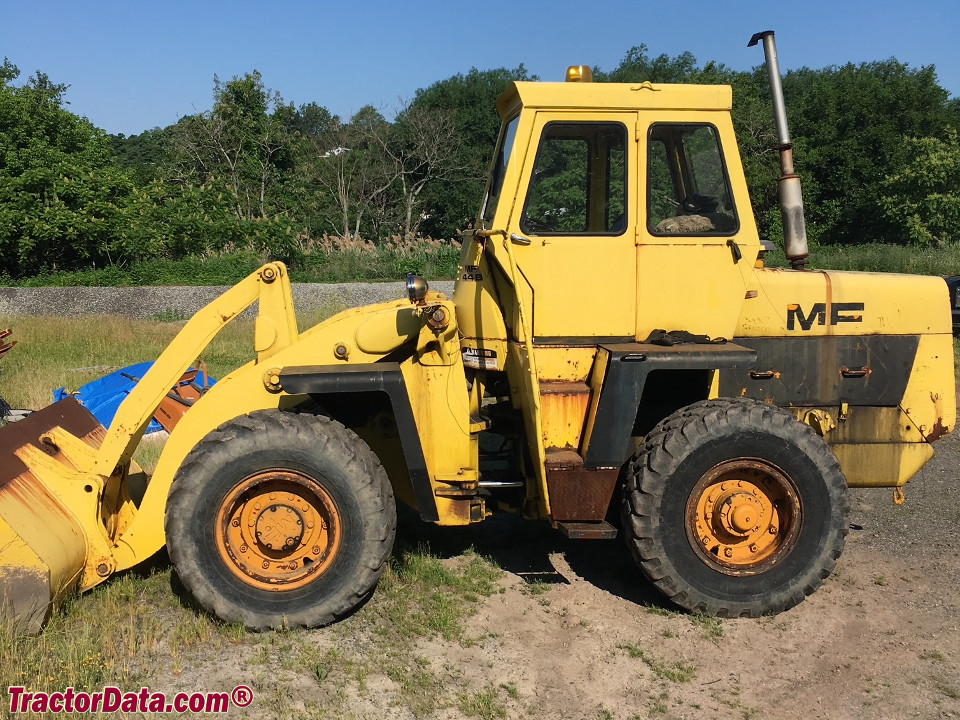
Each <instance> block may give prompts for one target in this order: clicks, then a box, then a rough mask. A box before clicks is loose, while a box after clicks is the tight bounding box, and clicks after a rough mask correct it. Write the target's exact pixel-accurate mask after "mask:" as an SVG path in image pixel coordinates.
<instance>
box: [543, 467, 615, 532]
mask: <svg viewBox="0 0 960 720" xmlns="http://www.w3.org/2000/svg"><path fill="white" fill-rule="evenodd" d="M546 471H547V491H548V492H549V493H550V517H551V519H552V520H554V521H567V520H573V521H581V522H599V521H601V520H603V519H604V517H606V514H607V508H608V507H609V505H610V498H611V496H612V495H613V488H614V486H615V485H616V484H617V475H618V474H619V472H620V471H619V468H600V469H593V468H584V467H583V459H582V458H581V457H580V456H579V455H578V454H577V453H575V452H574V451H572V450H555V449H551V450H548V451H547V459H546Z"/></svg>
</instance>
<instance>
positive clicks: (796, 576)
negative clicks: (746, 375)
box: [621, 398, 850, 617]
mask: <svg viewBox="0 0 960 720" xmlns="http://www.w3.org/2000/svg"><path fill="white" fill-rule="evenodd" d="M735 457H758V458H761V459H764V460H768V461H770V462H773V463H774V464H776V465H777V466H778V467H780V468H781V469H782V470H784V471H786V472H787V474H788V475H790V476H791V478H792V480H793V481H794V482H795V483H796V485H797V488H798V491H799V495H800V501H801V505H802V509H801V518H800V522H801V528H800V534H799V537H798V540H797V544H796V545H795V546H794V548H793V549H792V550H791V551H790V553H789V555H787V556H785V557H784V558H782V559H781V561H779V562H778V563H777V564H776V565H774V566H773V567H771V568H769V569H768V570H766V571H765V572H762V573H758V574H756V575H752V576H746V577H737V576H732V575H727V574H725V573H721V572H719V571H718V570H716V569H713V568H710V567H709V566H708V565H707V564H706V563H705V562H703V561H702V560H701V559H700V558H699V557H698V556H697V555H696V554H695V553H694V551H693V549H692V548H691V546H690V543H689V541H688V539H687V537H686V531H685V528H684V509H685V506H686V501H687V498H688V497H689V494H690V492H691V491H692V489H693V487H694V485H695V484H696V483H697V481H698V480H699V479H700V477H701V476H702V475H703V473H704V472H706V471H707V470H709V469H710V467H712V466H713V465H715V464H717V463H718V462H722V461H723V460H727V459H731V458H735ZM626 475H627V478H626V483H625V485H624V489H623V500H622V503H621V514H622V518H623V525H624V537H625V538H626V541H627V545H628V547H629V549H630V552H631V554H632V555H633V558H634V560H635V561H636V563H637V565H638V566H639V567H640V569H641V571H642V572H643V573H644V575H646V577H647V578H648V579H649V580H650V581H651V582H652V583H653V584H654V585H655V586H656V587H657V589H658V590H660V591H661V592H662V593H663V594H664V595H666V596H667V597H669V598H670V599H671V600H672V601H673V602H674V603H676V604H677V605H679V606H681V607H683V608H685V609H687V610H690V611H691V612H695V613H702V614H705V615H715V616H718V617H759V616H761V615H765V614H771V613H777V612H781V611H783V610H786V609H788V608H790V607H793V606H794V605H796V604H797V603H799V602H801V601H802V600H803V599H804V597H806V596H807V595H809V594H810V593H812V592H813V591H814V590H815V589H816V588H817V587H819V585H820V583H821V582H823V580H824V579H825V578H826V577H827V576H828V575H829V574H830V573H831V572H832V571H833V568H834V566H835V564H836V561H837V559H838V558H839V557H840V554H841V553H842V552H843V547H844V543H845V540H846V535H847V532H848V529H849V526H848V520H847V516H848V514H849V509H850V501H849V497H848V494H847V483H846V480H845V479H844V477H843V473H842V472H841V470H840V465H839V463H838V462H837V459H836V457H835V456H834V454H833V453H832V452H831V451H830V448H829V447H828V446H827V444H826V443H825V442H824V441H823V438H821V437H820V436H819V435H817V434H816V433H815V432H814V431H813V429H812V428H810V427H809V426H807V425H805V424H804V423H801V422H799V421H798V420H797V419H796V418H794V417H793V416H792V415H790V414H789V413H787V412H785V411H784V410H782V409H780V408H777V407H775V406H773V405H768V404H766V403H762V402H759V401H756V400H751V399H747V398H735V399H716V400H704V401H701V402H698V403H694V404H693V405H689V406H687V407H685V408H682V409H680V410H678V411H677V412H675V413H674V414H672V415H670V416H669V417H667V418H665V419H664V420H662V421H661V422H660V423H659V424H658V425H657V426H656V427H655V428H654V429H653V430H652V431H651V432H650V433H649V434H648V435H647V436H646V438H645V439H644V442H643V444H642V445H641V446H640V447H639V448H638V449H637V452H636V453H635V454H634V456H633V458H632V459H631V461H630V466H629V468H628V472H627V473H626Z"/></svg>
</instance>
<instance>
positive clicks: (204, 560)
mask: <svg viewBox="0 0 960 720" xmlns="http://www.w3.org/2000/svg"><path fill="white" fill-rule="evenodd" d="M284 468H286V469H292V470H298V471H300V472H303V473H305V474H307V475H309V476H311V477H313V478H314V479H316V480H318V481H320V479H321V478H322V482H321V484H322V486H323V488H324V489H325V490H326V491H327V493H328V494H330V495H331V496H332V497H333V499H334V501H335V503H336V505H337V509H338V513H339V515H340V521H341V525H342V537H341V542H340V549H339V550H338V552H337V555H336V556H335V558H334V560H333V563H332V565H331V566H330V567H329V568H327V569H326V570H325V571H324V573H323V574H322V575H321V576H320V577H318V578H317V579H316V580H314V581H313V582H311V583H310V584H308V585H306V586H304V587H302V588H299V589H295V590H290V591H286V592H268V591H265V590H262V589H260V588H257V587H255V586H252V585H249V584H247V583H244V582H243V581H242V580H241V579H239V578H238V577H236V576H235V575H234V574H233V573H231V572H230V570H229V569H228V568H227V567H226V566H225V564H224V563H223V561H222V560H221V559H220V557H219V555H218V553H217V551H216V548H215V544H214V539H213V538H214V535H213V533H214V532H215V531H216V528H215V527H214V526H215V525H216V522H215V519H216V515H217V511H218V508H219V506H220V502H221V501H222V500H223V499H224V497H225V496H226V494H227V493H228V492H229V491H230V490H231V489H232V488H233V487H235V486H236V484H237V483H238V482H240V481H242V480H243V479H244V478H245V477H248V476H249V475H250V474H253V473H255V472H257V471H260V470H267V469H284ZM396 526H397V515H396V504H395V501H394V497H393V489H392V487H391V485H390V482H389V480H388V478H387V474H386V472H385V471H384V469H383V467H382V465H381V464H380V460H379V459H378V458H377V456H376V455H375V454H374V452H373V451H372V450H371V449H370V448H369V446H367V444H366V443H364V442H363V440H361V439H360V438H359V437H358V436H357V435H356V433H354V432H353V431H352V430H349V429H347V428H345V427H344V426H343V425H341V424H340V423H338V422H336V421H335V420H332V419H330V418H328V417H325V416H322V415H310V414H298V413H295V412H284V411H280V410H262V411H257V412H253V413H250V414H248V415H245V416H240V417H237V418H234V419H233V420H230V421H228V422H226V423H224V424H223V425H221V426H220V427H219V428H217V429H216V430H214V431H213V432H211V433H210V434H208V435H207V436H206V437H205V438H204V439H203V440H201V441H200V442H199V443H198V444H197V446H196V447H195V448H194V449H193V450H192V451H191V452H190V453H189V455H187V457H186V459H185V460H184V462H183V464H182V465H181V467H180V469H179V470H178V472H177V474H176V477H175V478H174V482H173V485H172V486H171V488H170V493H169V496H168V499H167V507H166V514H165V518H164V530H165V532H166V542H167V549H168V552H169V554H170V560H171V562H172V563H173V566H174V568H175V569H176V571H177V575H178V576H179V578H180V581H181V582H182V583H183V585H184V587H185V588H186V589H187V590H188V591H189V592H190V594H191V595H192V596H193V598H194V599H195V600H196V601H197V602H198V603H199V604H200V605H201V606H202V607H203V608H205V609H206V610H208V611H209V612H211V613H212V614H214V615H216V616H217V617H218V618H220V619H221V620H223V621H225V622H230V623H233V622H241V623H243V624H244V626H246V627H247V628H249V629H253V630H258V629H266V628H278V627H320V626H322V625H328V624H330V623H332V622H335V621H336V620H337V619H339V618H341V617H343V616H344V615H346V614H348V613H350V612H351V611H352V610H353V609H355V608H356V607H358V606H359V605H360V604H362V603H363V602H364V601H365V600H366V599H367V598H368V597H369V596H370V595H371V594H372V592H373V590H374V587H375V586H376V584H377V581H378V580H379V579H380V576H381V575H382V574H383V571H384V569H385V568H386V564H387V561H388V559H389V557H390V553H391V551H392V549H393V541H394V537H395V535H396Z"/></svg>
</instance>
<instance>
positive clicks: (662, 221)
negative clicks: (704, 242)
mask: <svg viewBox="0 0 960 720" xmlns="http://www.w3.org/2000/svg"><path fill="white" fill-rule="evenodd" d="M647 158H648V172H647V229H648V230H649V231H650V232H651V233H652V234H654V235H732V234H734V233H735V232H736V231H737V230H738V229H739V221H738V220H737V213H736V209H735V208H734V206H733V194H732V193H731V192H730V181H729V179H728V177H727V171H726V167H725V166H724V164H723V153H722V152H721V151H720V140H719V138H718V136H717V131H716V128H714V127H713V126H712V125H694V124H678V123H658V124H656V125H652V126H651V127H650V134H649V144H648V149H647Z"/></svg>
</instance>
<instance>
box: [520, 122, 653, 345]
mask: <svg viewBox="0 0 960 720" xmlns="http://www.w3.org/2000/svg"><path fill="white" fill-rule="evenodd" d="M635 132H636V114H635V113H626V112H624V113H604V114H602V115H598V114H596V113H593V114H591V115H590V116H589V117H587V116H586V115H585V114H584V115H583V116H582V117H581V118H578V117H577V114H575V113H563V114H562V115H560V114H558V113H550V112H538V113H537V115H536V118H535V121H534V127H533V133H532V135H531V137H532V138H534V139H535V140H536V150H535V152H528V153H527V154H526V157H525V159H524V166H523V169H522V172H521V175H520V177H521V181H520V186H519V188H518V190H519V192H518V194H517V200H516V202H515V204H514V206H513V211H512V213H511V216H510V220H509V227H508V237H509V238H510V240H509V242H511V249H512V252H513V255H514V258H515V260H516V264H517V268H518V270H519V276H520V278H521V280H520V285H521V287H520V288H518V290H519V291H520V293H521V294H522V296H523V297H524V300H525V306H526V307H527V308H529V309H530V310H529V312H530V316H531V319H530V324H531V325H532V328H533V336H534V337H533V340H534V343H535V344H573V345H586V344H589V345H593V344H596V343H598V342H603V341H604V340H607V341H609V340H613V339H624V338H633V336H634V332H635V329H636V312H637V298H636V288H637V278H636V246H635V240H636V234H635V232H634V228H635V227H636V217H637V208H636V203H635V202H634V198H635V197H636V196H637V189H636V187H635V178H636V172H631V171H630V168H636V167H637V165H636V163H637V159H636V157H637V149H636V141H635Z"/></svg>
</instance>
